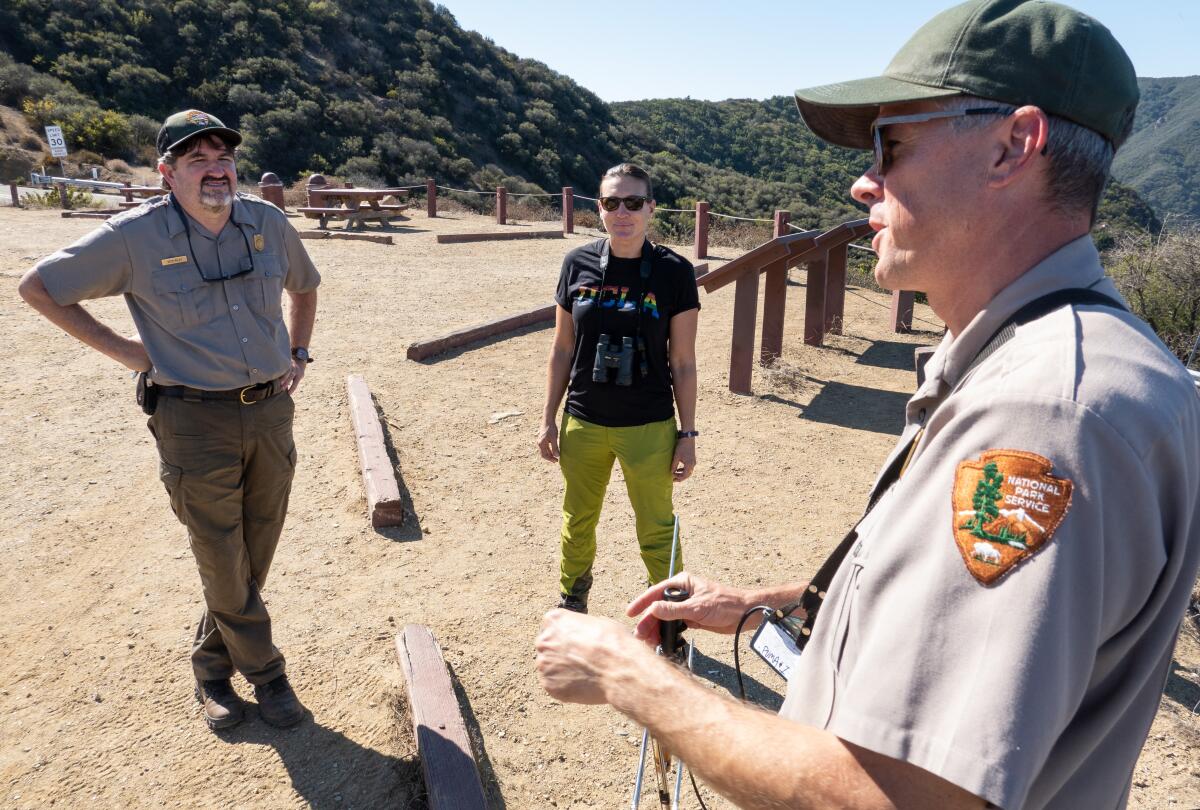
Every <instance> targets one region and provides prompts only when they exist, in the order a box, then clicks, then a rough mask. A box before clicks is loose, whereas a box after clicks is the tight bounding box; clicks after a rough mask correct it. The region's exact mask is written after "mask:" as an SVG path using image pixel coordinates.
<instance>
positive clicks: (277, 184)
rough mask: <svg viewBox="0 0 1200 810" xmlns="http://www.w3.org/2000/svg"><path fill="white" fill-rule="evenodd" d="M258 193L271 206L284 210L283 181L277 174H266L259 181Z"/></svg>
mask: <svg viewBox="0 0 1200 810" xmlns="http://www.w3.org/2000/svg"><path fill="white" fill-rule="evenodd" d="M258 193H259V194H260V195H261V196H262V198H263V199H264V200H266V201H267V202H269V203H270V204H271V205H273V206H275V207H276V208H278V209H279V210H280V211H282V210H283V181H282V180H280V179H279V175H277V174H275V172H265V173H264V174H263V176H262V179H261V180H259V181H258Z"/></svg>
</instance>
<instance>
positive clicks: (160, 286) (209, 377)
mask: <svg viewBox="0 0 1200 810" xmlns="http://www.w3.org/2000/svg"><path fill="white" fill-rule="evenodd" d="M189 224H190V226H191V247H190V248H189V245H188V239H187V234H186V233H185V231H184V224H183V221H182V220H181V219H180V214H179V212H178V211H177V210H175V209H174V208H173V207H172V206H171V205H170V203H169V201H168V198H167V197H162V198H160V199H156V200H152V201H150V202H148V203H146V204H145V205H143V206H140V207H138V208H134V209H133V210H131V211H127V212H125V213H123V214H121V215H119V216H116V217H113V218H112V219H110V220H108V221H107V222H106V223H104V224H103V225H101V226H100V227H99V228H97V229H96V230H94V231H92V232H91V233H89V234H88V235H87V236H84V237H83V238H82V239H80V240H79V241H77V242H75V243H74V244H72V245H70V246H68V247H65V248H63V249H62V250H60V251H58V252H56V253H53V254H51V255H50V256H47V257H46V258H45V259H43V260H42V261H40V262H38V264H37V272H38V275H39V276H40V277H41V280H42V283H43V284H44V285H45V287H46V290H47V291H48V292H49V293H50V295H51V297H52V298H53V299H54V300H55V301H56V302H57V303H59V304H60V305H63V306H67V305H70V304H77V303H79V302H80V301H84V300H87V299H90V298H102V297H105V296H109V295H118V294H121V295H124V296H125V301H126V303H127V304H128V305H129V311H130V313H131V314H132V316H133V322H134V324H135V325H136V326H137V330H138V334H139V335H141V338H142V343H143V344H144V345H145V347H146V353H147V354H149V355H150V361H151V363H153V370H152V371H151V378H152V379H153V380H154V381H155V382H156V383H158V384H159V385H190V386H192V387H193V388H202V389H205V390H209V391H220V390H227V389H232V388H239V387H242V386H245V385H251V384H254V383H260V382H266V381H268V380H273V379H275V378H276V377H279V376H280V375H282V374H283V373H284V372H286V371H287V369H288V368H289V366H290V364H291V359H290V357H291V346H290V345H289V342H288V333H287V328H286V327H285V326H284V323H283V311H282V300H281V299H282V295H283V291H284V290H285V289H286V290H290V291H292V292H307V291H310V290H313V289H315V288H316V287H317V285H318V284H320V282H321V277H320V275H319V274H318V273H317V269H316V267H314V266H313V263H312V260H311V259H309V257H308V253H307V252H306V251H305V250H304V246H303V245H302V244H301V243H300V237H299V235H298V234H297V233H296V231H295V229H294V228H293V227H292V226H291V225H290V224H289V223H288V221H287V218H286V217H285V216H284V214H283V213H282V212H281V211H280V210H279V209H278V208H275V207H274V206H273V205H270V204H269V203H266V202H263V201H262V200H260V199H258V198H257V197H252V196H249V195H245V194H238V195H237V196H236V198H235V200H234V203H233V211H232V213H231V215H230V221H229V222H227V223H226V224H225V227H224V228H223V229H222V230H221V233H220V234H217V235H216V236H214V235H213V234H211V233H209V232H208V231H206V230H205V229H204V228H203V227H202V226H201V225H199V224H198V223H197V222H196V221H195V220H192V219H190V218H189ZM193 250H194V251H195V257H194V258H193V255H192V253H193ZM248 261H253V264H254V270H253V272H250V273H247V274H246V275H243V276H239V277H237V278H233V279H229V280H227V281H221V280H217V281H205V280H204V278H203V277H202V276H201V271H203V272H204V274H205V275H206V276H208V277H209V278H217V279H219V278H220V275H221V272H220V271H222V270H223V271H224V274H225V275H229V274H231V273H235V272H237V271H238V270H239V269H240V268H241V267H243V266H249V265H248V264H246V265H243V262H248ZM197 262H198V263H199V265H200V266H199V267H197Z"/></svg>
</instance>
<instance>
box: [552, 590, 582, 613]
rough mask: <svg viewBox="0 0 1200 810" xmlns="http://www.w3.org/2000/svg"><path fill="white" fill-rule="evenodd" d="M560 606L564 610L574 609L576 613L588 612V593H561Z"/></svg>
mask: <svg viewBox="0 0 1200 810" xmlns="http://www.w3.org/2000/svg"><path fill="white" fill-rule="evenodd" d="M558 606H559V607H560V608H562V609H563V610H573V611H575V612H576V613H587V595H586V594H584V595H583V596H577V595H575V594H573V593H564V594H560V596H559V600H558Z"/></svg>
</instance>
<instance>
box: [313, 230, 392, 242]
mask: <svg viewBox="0 0 1200 810" xmlns="http://www.w3.org/2000/svg"><path fill="white" fill-rule="evenodd" d="M325 233H326V236H327V237H328V238H330V239H346V240H348V241H351V242H376V243H378V244H380V245H394V244H395V242H393V241H392V237H391V235H390V234H386V233H361V232H360V233H349V232H347V231H326V232H325Z"/></svg>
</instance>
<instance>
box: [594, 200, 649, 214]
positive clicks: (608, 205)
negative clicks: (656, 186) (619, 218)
mask: <svg viewBox="0 0 1200 810" xmlns="http://www.w3.org/2000/svg"><path fill="white" fill-rule="evenodd" d="M647 202H648V198H647V197H601V198H600V207H601V208H603V209H604V210H605V211H616V210H617V209H618V208H620V207H621V203H625V210H626V211H641V210H642V206H643V205H645V204H646V203H647Z"/></svg>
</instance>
